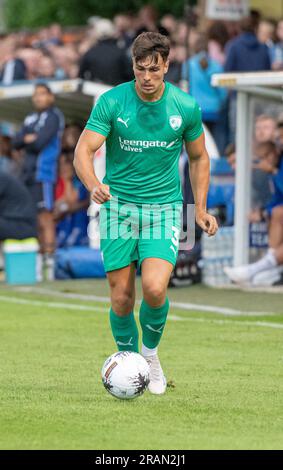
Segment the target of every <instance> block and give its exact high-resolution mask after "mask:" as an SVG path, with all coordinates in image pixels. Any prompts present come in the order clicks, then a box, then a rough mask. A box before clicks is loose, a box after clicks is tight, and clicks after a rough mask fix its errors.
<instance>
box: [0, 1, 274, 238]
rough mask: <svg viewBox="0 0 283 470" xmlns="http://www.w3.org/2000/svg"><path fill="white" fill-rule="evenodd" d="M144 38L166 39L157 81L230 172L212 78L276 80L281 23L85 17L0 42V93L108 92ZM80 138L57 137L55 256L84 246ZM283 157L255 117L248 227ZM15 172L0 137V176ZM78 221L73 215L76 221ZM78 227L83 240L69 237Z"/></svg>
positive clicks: (228, 128) (8, 142)
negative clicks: (176, 97)
mask: <svg viewBox="0 0 283 470" xmlns="http://www.w3.org/2000/svg"><path fill="white" fill-rule="evenodd" d="M143 31H159V32H161V33H162V34H166V35H168V36H169V37H170V40H171V51H170V56H169V59H170V67H169V71H168V73H167V76H166V79H167V80H168V81H170V82H171V83H173V84H176V85H177V86H181V87H182V88H183V89H184V90H186V91H187V90H189V93H191V94H192V95H193V96H194V97H195V98H196V100H197V101H198V103H199V104H200V106H201V108H202V113H203V116H202V117H203V121H204V123H205V124H206V126H207V128H208V129H209V130H210V132H211V133H212V135H213V137H214V139H215V142H216V145H217V147H218V149H219V152H220V155H224V154H226V155H227V157H228V161H229V163H230V164H231V167H232V168H235V165H236V160H235V158H236V157H235V145H234V144H235V127H236V124H235V123H236V99H235V93H233V92H232V93H228V92H227V91H226V90H225V89H221V88H214V87H212V86H211V76H212V74H214V73H221V72H249V71H251V72H254V71H268V70H274V71H278V70H283V19H281V20H279V21H277V22H275V21H274V20H271V19H267V18H263V17H262V16H261V14H260V12H258V11H252V12H251V14H250V16H249V17H248V18H244V19H243V20H241V21H239V22H223V21H213V20H204V19H203V18H200V16H199V15H198V10H197V8H196V9H195V10H191V12H190V14H189V15H187V17H186V18H179V19H177V18H175V17H174V16H172V15H171V14H167V15H165V16H163V17H161V18H159V16H158V14H157V12H156V10H155V9H154V8H153V7H152V6H150V5H147V6H144V7H142V8H141V9H140V11H139V12H138V14H132V13H131V12H126V13H120V14H118V15H116V16H115V17H114V18H113V20H112V21H111V20H109V19H104V18H99V17H96V16H93V17H91V18H90V19H89V23H88V25H87V26H86V27H84V28H81V27H78V28H68V29H65V30H63V29H62V27H61V26H60V25H59V24H52V25H50V26H47V27H44V28H41V29H39V30H38V31H36V32H29V31H20V32H16V33H12V34H7V35H3V36H2V37H1V38H0V43H1V48H0V85H10V84H12V83H13V82H15V81H17V80H33V81H34V82H36V81H40V82H42V81H44V80H50V79H70V78H76V77H80V78H82V79H85V80H91V81H95V82H101V83H104V84H109V85H113V86H115V85H117V84H119V83H122V82H124V81H128V80H131V79H132V78H133V72H132V63H131V45H132V43H133V40H134V39H135V38H136V37H137V35H138V34H139V33H141V32H143ZM260 129H262V131H260ZM80 132H81V128H80V126H78V125H77V124H72V123H71V124H69V125H67V127H66V128H65V131H64V133H63V137H62V151H61V155H60V159H59V166H58V167H59V170H58V178H57V182H56V188H55V193H56V202H55V206H54V214H53V215H54V219H55V220H56V221H57V222H58V225H57V246H66V245H68V244H70V245H71V244H76V243H78V242H79V240H80V242H82V243H84V242H85V241H86V239H87V236H86V225H87V221H86V220H82V219H83V216H82V214H83V209H84V208H85V207H86V206H87V195H86V194H85V192H84V191H83V189H82V187H81V185H80V183H79V182H78V181H77V179H76V177H75V175H74V172H73V167H72V164H71V161H72V158H73V151H74V148H75V145H76V143H77V140H78V137H79V135H80ZM282 150H283V116H282V115H281V116H280V117H279V119H277V120H276V118H275V116H274V115H268V114H261V115H260V116H259V117H258V118H257V119H256V123H255V132H254V146H253V149H252V151H253V156H252V158H253V161H254V163H253V166H254V171H253V188H254V189H253V195H252V197H253V204H252V205H253V209H254V211H253V214H252V215H251V220H258V219H259V218H260V217H261V212H262V208H263V207H266V205H267V203H268V201H269V199H270V197H271V190H270V178H269V177H270V175H271V176H274V175H275V174H276V171H275V169H276V168H279V167H280V162H281V160H280V159H281V156H282ZM272 155H273V157H272ZM266 162H267V163H266ZM21 165H22V158H21V150H19V149H17V148H16V147H15V145H13V142H12V139H11V138H10V137H9V136H7V135H4V134H3V133H2V135H1V137H0V171H6V172H7V171H8V172H9V173H12V174H13V175H14V176H20V174H21V171H22V170H21ZM281 176H282V175H281ZM281 176H280V177H281ZM277 179H278V178H277ZM282 203H283V192H282V201H281V204H282ZM77 213H78V214H80V215H79V216H78V218H77V219H76V218H75V217H74V214H77ZM67 215H68V216H70V217H69V218H67V217H66V216H67ZM82 224H84V225H83V226H84V231H83V232H82V233H81V232H80V230H79V232H80V233H78V227H81V226H82Z"/></svg>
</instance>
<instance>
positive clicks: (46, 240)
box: [14, 84, 64, 279]
mask: <svg viewBox="0 0 283 470" xmlns="http://www.w3.org/2000/svg"><path fill="white" fill-rule="evenodd" d="M32 100H33V105H34V108H35V112H34V113H32V114H29V115H28V116H27V117H26V118H25V120H24V124H23V126H22V128H21V130H20V131H19V133H18V134H17V135H16V136H15V138H14V147H15V148H16V149H23V150H24V164H23V175H22V178H23V181H24V183H25V185H26V187H27V188H28V190H29V192H30V194H31V196H32V199H33V201H34V203H35V205H36V208H37V220H38V229H39V242H40V248H41V253H42V254H43V255H44V256H43V258H44V262H45V267H46V270H47V272H48V277H49V279H52V278H53V270H54V258H53V253H54V249H55V225H54V220H53V213H52V211H53V204H54V202H53V193H54V184H55V182H56V178H57V159H58V156H59V152H60V146H61V135H62V132H63V128H64V119H63V115H62V113H61V112H60V110H59V109H58V108H56V107H55V106H54V95H53V93H52V92H51V90H50V89H49V88H48V86H47V85H45V84H38V85H36V87H35V90H34V93H33V97H32Z"/></svg>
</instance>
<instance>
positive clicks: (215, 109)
mask: <svg viewBox="0 0 283 470" xmlns="http://www.w3.org/2000/svg"><path fill="white" fill-rule="evenodd" d="M196 50H197V54H195V55H194V56H192V57H191V58H190V59H188V60H187V61H186V62H185V63H184V65H183V70H182V78H183V79H185V80H187V81H188V82H189V89H190V94H191V95H192V96H193V97H194V98H195V99H196V101H197V103H198V104H199V105H200V107H201V109H202V117H203V121H204V123H205V124H206V125H207V127H208V129H209V130H210V132H211V133H212V135H213V137H214V139H215V142H216V145H217V147H218V150H219V151H220V153H223V152H224V149H225V147H226V145H227V142H226V138H227V131H226V128H225V125H226V124H225V121H226V119H225V116H226V114H225V106H226V99H227V92H226V90H224V89H223V88H216V87H213V86H212V85H211V77H212V75H213V74H214V73H221V72H222V71H223V69H222V67H221V65H220V64H219V63H218V62H216V61H215V60H213V59H211V58H210V57H209V55H208V52H207V40H206V37H205V36H202V37H201V38H200V39H199V41H198V43H197V45H196ZM223 118H224V119H223Z"/></svg>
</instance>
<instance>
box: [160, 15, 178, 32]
mask: <svg viewBox="0 0 283 470" xmlns="http://www.w3.org/2000/svg"><path fill="white" fill-rule="evenodd" d="M160 25H161V26H162V27H163V28H164V29H165V30H166V31H168V34H169V36H170V37H173V35H174V33H175V31H176V28H177V20H176V18H175V16H173V15H171V14H170V13H168V14H167V15H164V16H163V17H162V18H161V20H160Z"/></svg>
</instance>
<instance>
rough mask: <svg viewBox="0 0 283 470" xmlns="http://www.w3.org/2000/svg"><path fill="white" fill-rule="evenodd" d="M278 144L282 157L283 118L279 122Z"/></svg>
mask: <svg viewBox="0 0 283 470" xmlns="http://www.w3.org/2000/svg"><path fill="white" fill-rule="evenodd" d="M276 143H277V147H278V151H279V153H280V155H283V116H282V118H279V120H278V124H277V138H276Z"/></svg>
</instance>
